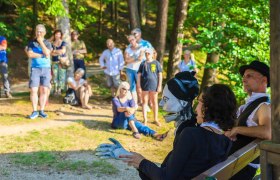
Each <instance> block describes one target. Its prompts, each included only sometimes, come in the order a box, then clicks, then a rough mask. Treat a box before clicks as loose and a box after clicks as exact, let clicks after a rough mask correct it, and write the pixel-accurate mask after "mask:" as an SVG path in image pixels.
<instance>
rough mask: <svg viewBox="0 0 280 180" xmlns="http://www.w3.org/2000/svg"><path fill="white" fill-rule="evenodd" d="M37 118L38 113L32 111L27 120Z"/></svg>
mask: <svg viewBox="0 0 280 180" xmlns="http://www.w3.org/2000/svg"><path fill="white" fill-rule="evenodd" d="M38 116H39V113H38V111H33V112H32V114H31V115H30V116H28V118H29V119H35V118H37V117H38Z"/></svg>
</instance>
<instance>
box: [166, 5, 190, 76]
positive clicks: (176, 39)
mask: <svg viewBox="0 0 280 180" xmlns="http://www.w3.org/2000/svg"><path fill="white" fill-rule="evenodd" d="M188 3H189V0H176V10H175V16H174V22H173V30H172V34H171V37H172V40H171V46H170V52H169V59H168V66H167V79H170V78H172V77H173V76H174V69H175V68H176V67H175V66H176V65H177V64H178V62H179V61H180V60H181V54H182V43H180V40H181V39H183V38H184V34H183V28H184V22H185V19H186V16H187V9H188ZM176 63H177V64H176Z"/></svg>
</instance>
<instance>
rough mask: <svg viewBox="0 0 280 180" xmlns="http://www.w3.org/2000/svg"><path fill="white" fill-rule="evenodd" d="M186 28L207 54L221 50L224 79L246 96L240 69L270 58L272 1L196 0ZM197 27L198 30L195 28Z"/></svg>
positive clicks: (191, 5) (191, 4)
mask: <svg viewBox="0 0 280 180" xmlns="http://www.w3.org/2000/svg"><path fill="white" fill-rule="evenodd" d="M188 15H189V17H188V19H187V20H188V22H187V23H186V29H187V30H189V31H192V32H193V33H192V36H193V37H192V38H193V39H195V41H193V42H192V43H190V42H188V43H190V44H189V45H190V46H192V45H197V44H199V45H200V47H201V48H200V50H202V51H204V52H206V53H212V52H214V53H219V54H220V60H219V62H218V63H217V64H213V65H208V64H207V65H206V67H208V66H212V68H216V69H218V72H219V74H220V75H221V77H222V78H220V79H221V81H222V82H224V83H226V84H229V85H230V86H231V87H232V88H233V89H234V91H235V93H236V95H237V96H238V98H243V97H244V93H243V90H242V83H241V77H240V75H239V73H238V68H239V67H240V66H241V65H243V64H248V63H249V62H251V61H252V60H255V59H259V60H261V61H263V62H266V63H267V62H268V60H269V2H268V1H266V0H258V1H252V0H248V1H242V0H215V1H209V0H208V1H207V0H195V1H192V2H191V3H190V9H189V13H188ZM194 30H195V31H194Z"/></svg>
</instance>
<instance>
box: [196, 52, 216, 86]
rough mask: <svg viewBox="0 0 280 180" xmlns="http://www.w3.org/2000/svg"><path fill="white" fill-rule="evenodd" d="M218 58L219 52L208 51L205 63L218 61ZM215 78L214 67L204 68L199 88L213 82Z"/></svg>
mask: <svg viewBox="0 0 280 180" xmlns="http://www.w3.org/2000/svg"><path fill="white" fill-rule="evenodd" d="M219 58H220V57H219V54H217V53H208V54H207V59H206V62H205V64H215V63H217V62H218V61H219ZM215 80H216V69H213V68H204V73H203V77H202V83H201V85H200V90H202V89H203V88H204V87H205V86H210V85H212V84H214V83H215Z"/></svg>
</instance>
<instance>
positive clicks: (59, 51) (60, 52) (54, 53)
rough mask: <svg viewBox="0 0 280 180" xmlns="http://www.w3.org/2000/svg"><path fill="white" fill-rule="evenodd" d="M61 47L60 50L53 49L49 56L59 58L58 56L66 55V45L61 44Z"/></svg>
mask: <svg viewBox="0 0 280 180" xmlns="http://www.w3.org/2000/svg"><path fill="white" fill-rule="evenodd" d="M61 46H62V48H61V49H53V50H52V52H51V55H52V56H59V55H63V54H65V53H66V43H64V42H62V44H61Z"/></svg>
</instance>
